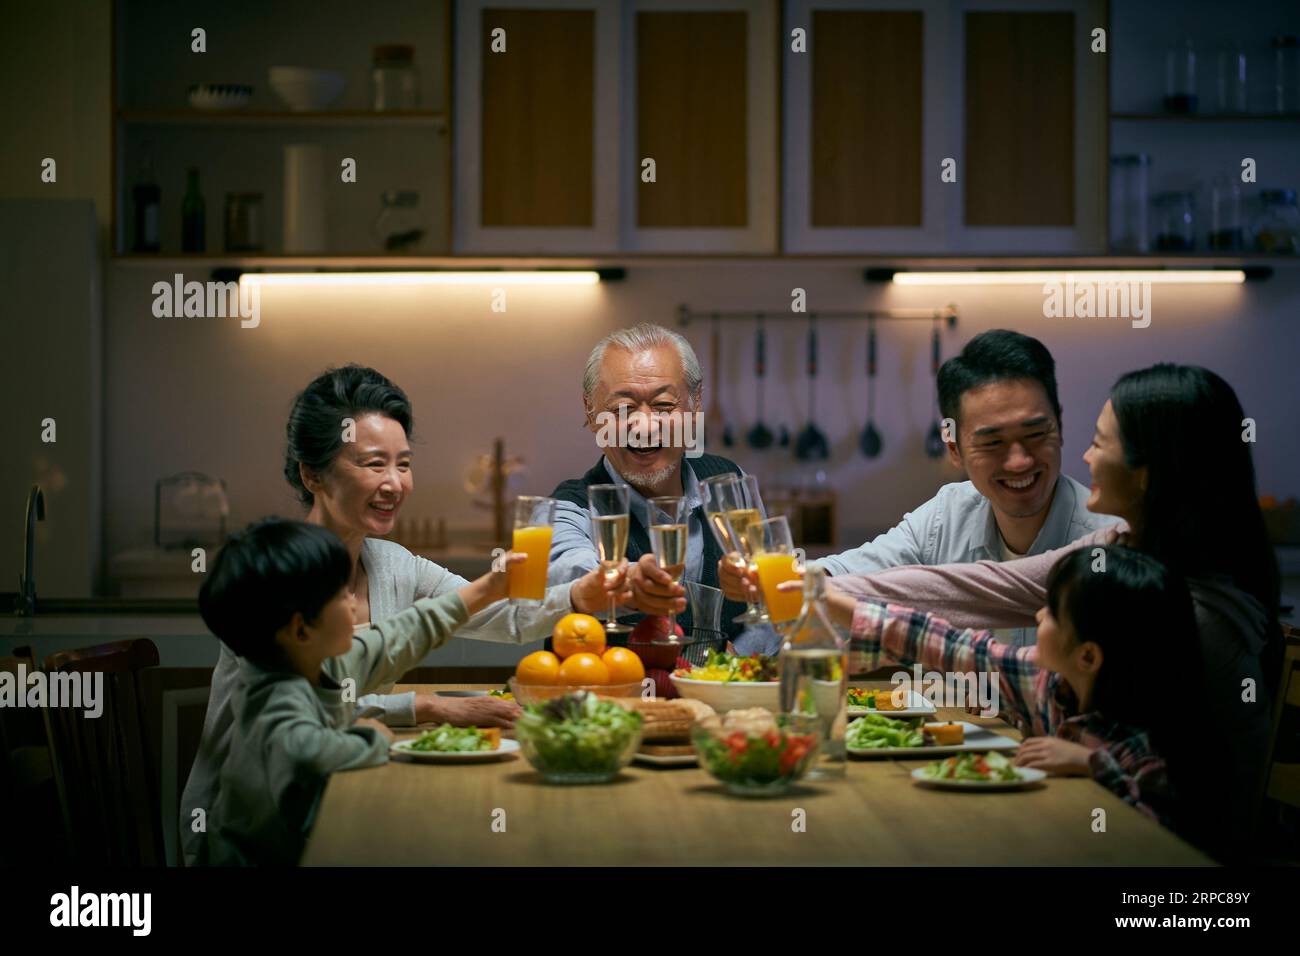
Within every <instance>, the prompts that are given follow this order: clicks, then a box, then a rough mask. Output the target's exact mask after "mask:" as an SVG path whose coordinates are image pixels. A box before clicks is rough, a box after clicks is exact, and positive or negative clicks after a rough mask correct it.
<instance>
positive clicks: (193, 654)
mask: <svg viewBox="0 0 1300 956" xmlns="http://www.w3.org/2000/svg"><path fill="white" fill-rule="evenodd" d="M133 637H147V638H149V639H150V640H151V641H153V642H154V643H155V644H156V645H158V658H159V661H160V663H161V666H163V667H213V666H215V665H216V663H217V654H218V651H219V642H218V641H217V639H216V638H215V637H213V636H212V635H211V634H210V633H209V632H208V629H207V627H205V626H204V624H203V620H202V618H200V617H199V616H198V615H197V614H192V615H174V616H172V615H156V614H69V615H48V616H44V617H42V616H36V617H0V657H2V656H6V655H9V654H12V653H13V650H14V648H15V647H19V646H22V645H29V646H32V647H33V650H34V654H35V657H36V659H37V660H38V661H39V660H44V659H45V658H46V657H47V656H49V655H50V654H53V653H54V652H55V651H62V650H68V649H71V648H76V647H87V646H89V645H92V644H104V643H107V642H109V641H124V640H127V639H129V638H133ZM542 645H543V642H541V641H538V642H536V643H534V644H504V643H496V642H492V641H475V640H464V639H459V640H458V639H456V638H452V640H451V641H449V642H448V643H447V644H446V645H444V646H443V647H440V648H438V649H437V650H436V651H432V652H430V653H429V654H427V655H425V658H424V660H422V661H421V662H420V666H423V667H513V666H514V665H515V664H516V663H517V662H518V661H519V659H520V658H521V657H523V656H524V655H525V654H528V653H531V652H532V651H537V650H541V649H542Z"/></svg>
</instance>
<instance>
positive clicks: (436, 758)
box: [388, 737, 519, 763]
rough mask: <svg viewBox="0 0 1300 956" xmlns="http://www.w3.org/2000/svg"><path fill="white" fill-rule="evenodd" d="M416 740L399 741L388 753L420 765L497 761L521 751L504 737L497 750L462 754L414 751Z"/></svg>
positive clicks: (517, 743)
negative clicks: (412, 746) (414, 761)
mask: <svg viewBox="0 0 1300 956" xmlns="http://www.w3.org/2000/svg"><path fill="white" fill-rule="evenodd" d="M415 740H416V738H415V737H412V738H410V739H409V740H399V741H398V742H397V743H395V744H390V745H389V747H388V752H389V753H390V754H398V755H400V756H402V757H405V758H406V759H407V760H416V761H419V762H420V763H479V762H482V761H485V760H496V759H497V758H498V757H504V756H506V755H507V754H512V753H514V752H515V751H517V750H518V749H519V741H517V740H511V739H510V738H509V737H502V738H501V745H500V746H499V747H497V749H496V750H466V751H461V752H455V751H441V750H412V749H411V744H413V743H414V742H415Z"/></svg>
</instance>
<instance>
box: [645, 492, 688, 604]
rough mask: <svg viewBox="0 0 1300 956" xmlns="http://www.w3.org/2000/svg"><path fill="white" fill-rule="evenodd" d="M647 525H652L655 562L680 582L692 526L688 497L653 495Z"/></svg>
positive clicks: (651, 545) (652, 548)
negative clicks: (689, 520)
mask: <svg viewBox="0 0 1300 956" xmlns="http://www.w3.org/2000/svg"><path fill="white" fill-rule="evenodd" d="M646 510H647V512H648V514H647V516H646V517H647V518H648V520H647V521H646V527H647V528H649V529H650V548H651V550H653V551H654V556H655V563H656V564H658V565H659V567H661V568H663V569H664V570H665V571H667V572H668V573H669V574H670V575H672V579H673V583H674V584H680V583H681V580H682V572H684V571H685V570H686V544H687V542H688V541H689V540H690V528H689V526H688V524H687V521H686V514H687V511H686V499H685V498H683V497H681V496H680V495H670V496H664V497H660V498H651V499H650V500H649V501H647V502H646Z"/></svg>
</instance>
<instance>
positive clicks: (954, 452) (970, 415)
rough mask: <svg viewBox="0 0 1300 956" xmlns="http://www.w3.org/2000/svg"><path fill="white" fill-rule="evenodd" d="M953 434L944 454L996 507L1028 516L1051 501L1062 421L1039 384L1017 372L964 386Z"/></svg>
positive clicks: (1040, 510) (1057, 468)
mask: <svg viewBox="0 0 1300 956" xmlns="http://www.w3.org/2000/svg"><path fill="white" fill-rule="evenodd" d="M957 434H958V438H959V439H960V441H959V442H957V443H955V444H954V443H952V442H949V444H948V454H949V456H950V458H951V459H952V462H953V464H955V465H957V466H958V467H959V468H964V469H965V470H966V474H967V475H968V476H969V477H970V480H971V483H972V484H974V485H975V488H976V490H978V491H979V493H980V494H982V495H983V496H984V497H986V498H988V499H989V501H990V502H992V504H993V507H994V509H995V510H997V511H999V512H1001V513H1002V514H1005V515H1008V516H1010V517H1013V518H1029V517H1032V516H1034V515H1036V514H1039V513H1040V512H1042V511H1043V510H1044V509H1045V508H1047V507H1049V506H1050V505H1051V503H1052V492H1053V491H1054V490H1055V489H1056V479H1057V477H1058V476H1059V475H1060V473H1061V427H1060V422H1059V421H1058V420H1057V417H1056V413H1055V412H1054V411H1053V410H1052V406H1051V403H1050V402H1049V401H1048V398H1047V392H1046V391H1044V389H1043V387H1042V386H1041V385H1039V384H1038V383H1037V382H1034V381H1031V380H1029V379H1021V378H1017V379H1007V380H1004V381H1000V382H990V383H989V384H987V385H981V386H979V387H978V388H972V389H970V390H968V391H967V392H965V393H963V395H962V396H961V421H960V422H959V423H958V426H957Z"/></svg>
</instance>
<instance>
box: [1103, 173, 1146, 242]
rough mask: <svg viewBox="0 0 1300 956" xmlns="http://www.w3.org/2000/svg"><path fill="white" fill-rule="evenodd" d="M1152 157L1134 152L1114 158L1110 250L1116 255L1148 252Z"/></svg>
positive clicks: (1111, 178) (1111, 179)
mask: <svg viewBox="0 0 1300 956" xmlns="http://www.w3.org/2000/svg"><path fill="white" fill-rule="evenodd" d="M1150 170H1151V157H1150V156H1149V155H1148V154H1146V153H1130V154H1128V155H1124V156H1112V157H1111V158H1110V171H1111V174H1110V248H1111V251H1112V252H1148V251H1150V248H1151V240H1150V236H1151V233H1150V230H1149V229H1148V227H1147V206H1148V198H1147V178H1148V176H1149V174H1150Z"/></svg>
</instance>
